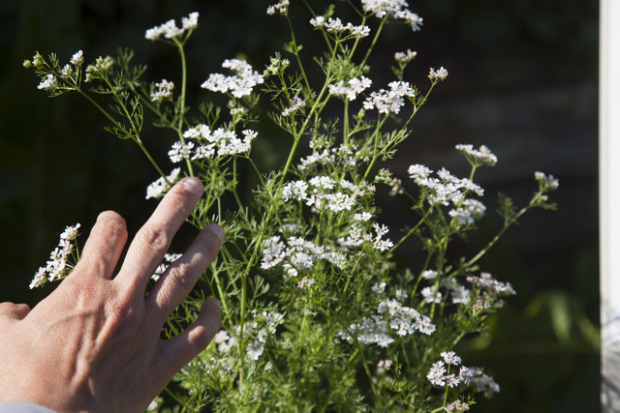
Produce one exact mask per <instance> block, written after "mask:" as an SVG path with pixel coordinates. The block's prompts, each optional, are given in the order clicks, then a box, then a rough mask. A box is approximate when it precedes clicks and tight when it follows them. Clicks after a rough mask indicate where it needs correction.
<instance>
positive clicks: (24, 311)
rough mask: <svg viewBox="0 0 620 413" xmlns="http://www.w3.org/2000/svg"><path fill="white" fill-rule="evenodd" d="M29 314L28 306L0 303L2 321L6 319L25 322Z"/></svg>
mask: <svg viewBox="0 0 620 413" xmlns="http://www.w3.org/2000/svg"><path fill="white" fill-rule="evenodd" d="M29 312H30V306H28V304H13V303H10V302H6V303H0V319H2V318H5V317H6V318H10V319H13V320H23V319H24V317H26V316H27V315H28V313H29Z"/></svg>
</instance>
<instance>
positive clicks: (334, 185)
mask: <svg viewBox="0 0 620 413" xmlns="http://www.w3.org/2000/svg"><path fill="white" fill-rule="evenodd" d="M374 190H375V188H374V187H373V186H372V185H366V184H362V185H360V186H359V187H358V186H357V185H355V184H354V183H353V182H351V181H348V180H346V179H341V180H340V181H338V182H337V181H336V180H334V179H333V178H331V177H329V176H326V175H320V176H315V177H313V178H311V179H310V180H309V181H307V182H306V181H304V180H299V181H292V182H289V183H287V184H286V185H285V186H284V187H283V188H282V197H283V198H284V200H285V201H289V200H294V201H305V203H306V205H308V206H311V207H312V211H313V212H316V213H319V212H321V211H325V210H331V211H333V212H340V211H344V210H351V209H352V208H353V206H354V205H355V201H356V199H357V198H359V197H362V196H365V195H366V194H367V193H368V192H369V191H370V192H374Z"/></svg>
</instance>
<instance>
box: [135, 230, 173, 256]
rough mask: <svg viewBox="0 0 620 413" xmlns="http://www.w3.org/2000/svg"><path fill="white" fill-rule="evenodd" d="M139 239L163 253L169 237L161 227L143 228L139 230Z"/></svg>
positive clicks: (166, 248) (166, 247)
mask: <svg viewBox="0 0 620 413" xmlns="http://www.w3.org/2000/svg"><path fill="white" fill-rule="evenodd" d="M139 238H140V241H142V242H144V243H146V244H147V245H149V247H150V248H151V249H153V250H155V251H156V252H158V253H164V252H166V251H167V250H168V247H169V246H170V245H169V244H170V237H169V236H168V233H167V232H166V231H165V230H164V229H162V228H143V229H141V230H140V232H139Z"/></svg>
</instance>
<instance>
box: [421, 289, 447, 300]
mask: <svg viewBox="0 0 620 413" xmlns="http://www.w3.org/2000/svg"><path fill="white" fill-rule="evenodd" d="M421 294H422V296H423V297H424V300H425V301H426V302H427V303H432V302H435V303H440V302H441V297H442V295H441V293H440V292H439V291H437V288H435V286H434V285H431V286H429V287H426V288H423V289H422V291H421Z"/></svg>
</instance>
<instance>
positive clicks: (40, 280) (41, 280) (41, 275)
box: [30, 267, 46, 290]
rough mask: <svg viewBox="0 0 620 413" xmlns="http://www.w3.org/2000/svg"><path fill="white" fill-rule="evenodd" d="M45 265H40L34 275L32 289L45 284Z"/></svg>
mask: <svg viewBox="0 0 620 413" xmlns="http://www.w3.org/2000/svg"><path fill="white" fill-rule="evenodd" d="M45 275H46V274H45V267H39V270H38V271H37V272H36V274H35V275H34V278H33V279H32V282H31V283H30V289H31V290H32V289H33V288H35V287H40V286H42V285H43V284H45V280H46V278H45Z"/></svg>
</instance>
